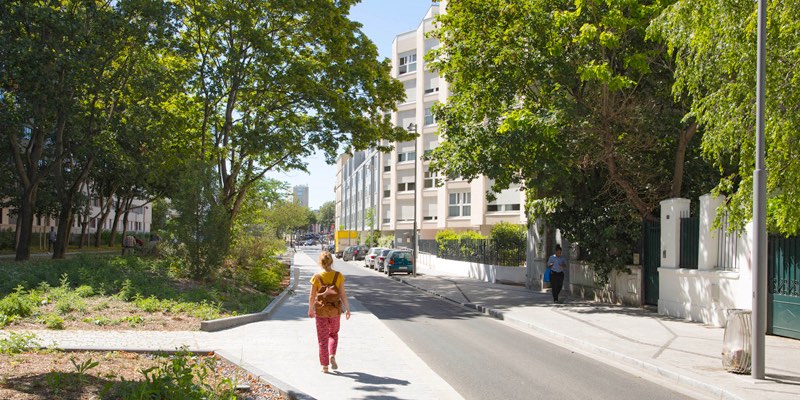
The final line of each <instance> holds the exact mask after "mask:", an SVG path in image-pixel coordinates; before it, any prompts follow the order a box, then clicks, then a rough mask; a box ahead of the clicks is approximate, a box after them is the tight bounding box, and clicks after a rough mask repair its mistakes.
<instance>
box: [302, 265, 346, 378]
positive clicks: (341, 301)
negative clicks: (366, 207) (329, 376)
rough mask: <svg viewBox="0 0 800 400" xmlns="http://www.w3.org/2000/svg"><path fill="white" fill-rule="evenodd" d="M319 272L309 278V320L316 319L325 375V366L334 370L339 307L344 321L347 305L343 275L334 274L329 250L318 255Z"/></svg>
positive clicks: (335, 272)
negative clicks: (343, 311) (320, 269)
mask: <svg viewBox="0 0 800 400" xmlns="http://www.w3.org/2000/svg"><path fill="white" fill-rule="evenodd" d="M319 265H320V267H321V268H322V271H321V272H318V273H316V274H314V276H313V277H311V294H310V295H309V296H308V317H309V318H316V323H317V340H318V342H319V363H320V365H322V372H325V373H327V372H328V364H330V366H331V368H333V369H337V368H338V367H339V366H338V365H336V347H337V346H338V344H339V320H340V318H341V314H342V306H344V310H345V314H344V315H345V318H346V319H350V305H349V304H348V303H347V293H345V291H344V275H342V274H341V273H340V272H339V271H335V270H334V269H333V268H332V267H331V266H332V265H333V257H331V253H330V252H328V251H323V252H322V253H321V254H320V255H319Z"/></svg>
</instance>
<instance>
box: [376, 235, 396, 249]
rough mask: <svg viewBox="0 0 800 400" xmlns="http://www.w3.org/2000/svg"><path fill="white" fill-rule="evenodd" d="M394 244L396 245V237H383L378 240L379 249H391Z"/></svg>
mask: <svg viewBox="0 0 800 400" xmlns="http://www.w3.org/2000/svg"><path fill="white" fill-rule="evenodd" d="M392 243H394V236H389V235H386V236H381V237H379V238H378V247H383V248H387V249H388V248H390V247H392Z"/></svg>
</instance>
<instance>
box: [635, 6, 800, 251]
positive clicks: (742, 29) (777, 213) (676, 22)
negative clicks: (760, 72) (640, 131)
mask: <svg viewBox="0 0 800 400" xmlns="http://www.w3.org/2000/svg"><path fill="white" fill-rule="evenodd" d="M798 15H800V3H798V2H796V1H777V0H771V1H769V2H768V11H767V19H768V20H767V41H768V50H767V53H766V54H767V65H768V67H767V71H766V73H767V85H766V89H767V93H766V98H767V102H766V108H765V115H766V129H765V133H766V144H767V148H766V160H765V161H766V167H767V170H768V175H767V193H768V195H767V197H768V204H767V220H768V224H769V227H770V229H771V230H773V231H778V232H781V233H783V234H788V235H796V234H800V157H798V154H797V149H798V141H800V112H798V111H800V85H798V83H800V73H798V72H799V71H798V68H797V66H798V65H799V64H800V53H798V52H797V42H798V37H799V36H800V26H798V24H797V18H798ZM756 21H757V11H756V7H755V5H754V3H753V2H750V1H745V0H734V1H723V2H720V1H712V0H697V1H686V0H681V1H676V2H675V3H674V4H673V5H671V6H670V7H668V8H667V9H666V10H664V12H663V14H662V15H661V16H660V17H659V18H658V19H656V20H655V22H654V24H653V26H652V27H651V29H650V34H651V35H653V36H654V37H655V38H659V39H662V40H663V41H664V42H665V43H666V44H667V45H668V46H669V51H670V55H671V56H672V57H674V60H675V77H676V80H675V84H674V86H673V93H674V94H675V96H676V97H678V98H681V99H686V100H688V101H691V109H690V111H689V112H690V115H693V116H694V117H696V118H697V121H698V122H699V124H700V125H701V126H702V127H703V129H704V131H705V134H704V135H703V142H702V148H703V154H704V155H705V156H706V157H707V158H708V159H710V160H711V161H712V162H713V163H714V166H715V167H716V168H717V169H718V170H719V171H720V172H721V173H722V175H723V179H722V180H721V181H720V182H719V184H718V185H717V187H716V189H715V191H716V192H717V193H719V194H723V195H725V196H727V198H728V201H727V204H726V208H727V211H728V212H729V214H730V221H731V227H732V228H735V229H741V228H742V227H744V225H745V224H746V223H747V222H748V221H750V219H751V217H752V193H753V179H752V176H753V169H754V167H755V158H754V157H755V139H754V132H755V106H754V104H755V101H756V99H755V94H756V93H755V87H756V82H755V80H756V43H757V40H756V39H757V29H756V28H757V24H756Z"/></svg>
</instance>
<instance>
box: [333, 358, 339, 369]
mask: <svg viewBox="0 0 800 400" xmlns="http://www.w3.org/2000/svg"><path fill="white" fill-rule="evenodd" d="M331 369H334V370H336V369H339V366H338V365H336V356H331Z"/></svg>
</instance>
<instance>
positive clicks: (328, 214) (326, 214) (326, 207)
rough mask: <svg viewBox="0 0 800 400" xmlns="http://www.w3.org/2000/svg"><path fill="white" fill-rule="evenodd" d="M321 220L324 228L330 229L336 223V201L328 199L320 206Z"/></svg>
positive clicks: (319, 218)
mask: <svg viewBox="0 0 800 400" xmlns="http://www.w3.org/2000/svg"><path fill="white" fill-rule="evenodd" d="M317 219H318V220H319V223H320V225H321V226H322V228H323V230H325V231H327V230H329V229H330V228H331V227H332V226H333V225H334V224H335V223H336V203H334V202H333V201H326V202H325V203H322V206H320V208H319V217H318V218H317Z"/></svg>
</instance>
